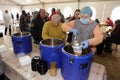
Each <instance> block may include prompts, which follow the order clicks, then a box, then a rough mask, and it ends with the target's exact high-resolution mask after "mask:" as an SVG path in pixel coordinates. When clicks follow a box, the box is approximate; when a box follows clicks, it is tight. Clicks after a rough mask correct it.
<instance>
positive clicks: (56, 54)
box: [40, 38, 65, 69]
mask: <svg viewBox="0 0 120 80" xmlns="http://www.w3.org/2000/svg"><path fill="white" fill-rule="evenodd" d="M64 45H65V43H64V41H63V40H61V39H54V38H51V39H45V40H42V41H40V53H41V59H42V60H45V61H47V63H48V69H49V68H50V63H51V62H56V63H57V64H56V65H57V68H61V53H62V47H63V46H64Z"/></svg>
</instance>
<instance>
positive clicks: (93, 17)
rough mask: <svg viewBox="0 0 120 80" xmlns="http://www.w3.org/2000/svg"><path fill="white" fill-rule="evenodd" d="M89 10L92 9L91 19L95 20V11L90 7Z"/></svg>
mask: <svg viewBox="0 0 120 80" xmlns="http://www.w3.org/2000/svg"><path fill="white" fill-rule="evenodd" d="M90 8H91V9H92V12H93V14H92V17H91V19H92V20H95V19H96V17H95V16H96V9H95V8H94V7H92V6H90Z"/></svg>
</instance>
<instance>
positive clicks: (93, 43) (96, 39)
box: [89, 25, 103, 46]
mask: <svg viewBox="0 0 120 80" xmlns="http://www.w3.org/2000/svg"><path fill="white" fill-rule="evenodd" d="M93 35H94V38H91V39H89V41H90V45H91V46H96V45H98V44H100V43H101V42H102V41H103V34H102V32H101V31H100V28H99V26H98V25H96V27H95V29H94V32H93Z"/></svg>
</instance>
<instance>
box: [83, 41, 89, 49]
mask: <svg viewBox="0 0 120 80" xmlns="http://www.w3.org/2000/svg"><path fill="white" fill-rule="evenodd" d="M81 46H82V48H83V49H86V48H88V46H89V41H88V40H86V41H83V42H81Z"/></svg>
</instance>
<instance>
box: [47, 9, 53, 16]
mask: <svg viewBox="0 0 120 80" xmlns="http://www.w3.org/2000/svg"><path fill="white" fill-rule="evenodd" d="M51 10H52V7H49V8H48V10H47V12H48V13H49V15H51Z"/></svg>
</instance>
